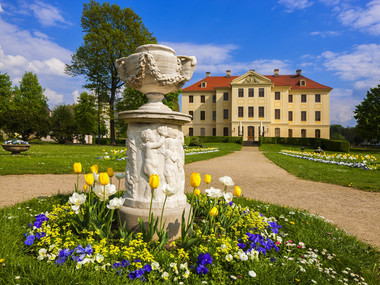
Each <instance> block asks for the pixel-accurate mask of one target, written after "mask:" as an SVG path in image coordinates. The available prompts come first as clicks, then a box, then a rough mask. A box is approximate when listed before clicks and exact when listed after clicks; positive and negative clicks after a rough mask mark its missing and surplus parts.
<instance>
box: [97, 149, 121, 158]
mask: <svg viewBox="0 0 380 285" xmlns="http://www.w3.org/2000/svg"><path fill="white" fill-rule="evenodd" d="M103 152H104V155H102V156H99V157H97V158H96V159H104V160H116V161H122V160H126V159H127V149H126V148H125V149H111V150H110V152H109V153H108V152H107V151H106V150H105V149H103Z"/></svg>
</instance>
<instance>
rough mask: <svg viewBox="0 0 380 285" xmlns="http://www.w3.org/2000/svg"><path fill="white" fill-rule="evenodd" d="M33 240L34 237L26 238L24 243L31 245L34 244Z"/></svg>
mask: <svg viewBox="0 0 380 285" xmlns="http://www.w3.org/2000/svg"><path fill="white" fill-rule="evenodd" d="M35 238H36V237H35V236H34V235H29V236H27V237H26V241H25V242H24V243H25V245H32V244H33V243H34V240H35Z"/></svg>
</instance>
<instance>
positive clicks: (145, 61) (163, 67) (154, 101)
mask: <svg viewBox="0 0 380 285" xmlns="http://www.w3.org/2000/svg"><path fill="white" fill-rule="evenodd" d="M196 64H197V60H196V58H195V57H194V56H182V55H179V56H176V55H175V51H174V50H173V49H172V48H170V47H167V46H163V45H157V44H148V45H142V46H139V47H138V48H137V49H136V52H135V53H134V54H131V55H130V56H128V57H123V58H120V59H118V60H116V69H117V71H118V73H119V76H120V79H121V80H123V81H124V82H125V84H126V86H129V87H132V88H134V89H136V90H139V91H140V92H142V93H144V94H146V96H147V97H148V103H147V104H145V105H144V106H142V107H141V108H140V109H162V110H167V109H168V107H167V106H165V105H164V104H163V103H162V99H163V97H164V95H165V94H167V93H171V92H175V91H177V90H179V89H180V88H181V87H182V86H183V85H184V84H185V82H186V81H189V80H190V79H191V76H192V75H193V72H194V69H195V66H196Z"/></svg>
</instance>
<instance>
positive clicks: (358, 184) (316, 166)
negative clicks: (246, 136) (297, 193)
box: [260, 144, 380, 192]
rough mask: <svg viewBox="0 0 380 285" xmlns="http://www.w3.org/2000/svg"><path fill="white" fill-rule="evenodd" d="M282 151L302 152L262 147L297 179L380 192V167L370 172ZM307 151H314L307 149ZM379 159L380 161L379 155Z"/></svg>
mask: <svg viewBox="0 0 380 285" xmlns="http://www.w3.org/2000/svg"><path fill="white" fill-rule="evenodd" d="M282 149H292V150H300V148H299V147H292V146H285V145H272V144H266V145H263V146H261V147H260V150H261V151H263V152H264V155H265V156H266V157H268V158H269V159H270V160H272V161H273V162H274V163H276V164H277V165H279V166H281V167H282V168H284V169H285V170H286V171H288V172H290V173H292V174H294V175H296V176H297V177H300V178H303V179H307V180H313V181H320V182H327V183H332V184H338V185H343V186H348V185H349V184H350V183H351V186H352V187H354V188H357V189H361V190H365V191H374V192H380V167H379V169H377V170H372V171H369V170H363V169H358V168H350V167H346V166H336V165H328V164H324V163H319V162H314V161H308V160H305V159H300V158H294V157H289V156H285V155H283V154H279V153H278V152H279V151H280V150H282ZM305 151H312V150H311V149H310V150H308V149H305ZM350 153H354V154H359V155H360V154H375V156H376V154H377V153H371V152H370V151H362V150H358V151H353V152H350ZM377 157H378V159H380V156H379V155H377Z"/></svg>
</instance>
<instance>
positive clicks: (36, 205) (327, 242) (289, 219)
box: [0, 195, 380, 285]
mask: <svg viewBox="0 0 380 285" xmlns="http://www.w3.org/2000/svg"><path fill="white" fill-rule="evenodd" d="M67 197H68V196H62V195H61V196H54V197H51V198H48V199H46V200H39V199H33V200H31V201H28V202H25V203H21V204H17V205H15V206H12V207H6V208H3V209H1V210H0V228H1V231H0V260H1V259H4V262H2V263H1V264H0V284H131V283H134V284H136V283H138V284H139V283H140V282H139V281H135V282H131V281H130V280H129V279H128V275H126V274H125V275H123V276H119V275H116V274H115V270H112V269H111V268H110V267H108V269H107V270H105V271H103V270H99V271H95V270H94V269H93V268H92V269H90V268H85V267H82V268H81V269H75V266H74V265H73V264H72V263H69V264H64V265H62V266H57V265H55V263H54V262H50V263H48V262H46V261H39V260H37V259H36V255H35V254H32V253H28V249H27V248H28V247H27V246H25V245H24V241H25V238H24V233H25V232H26V230H27V224H28V223H30V222H33V220H34V218H33V216H34V215H36V214H39V213H41V212H45V211H48V210H50V208H51V206H52V205H53V204H56V203H65V202H66V201H67ZM237 202H238V203H241V204H242V205H244V206H246V205H247V206H249V207H250V208H251V209H255V210H257V211H259V212H260V213H262V214H264V216H266V217H274V218H276V219H277V220H278V221H277V223H278V224H280V225H282V228H281V229H280V230H281V232H284V233H286V234H284V235H283V241H287V240H292V241H293V243H296V244H298V243H299V242H303V243H304V244H305V246H306V248H305V249H299V248H297V247H287V246H285V245H281V246H280V251H279V252H277V253H276V252H273V253H272V254H271V255H269V256H266V257H264V256H261V257H260V259H259V260H258V261H255V260H253V261H250V260H248V261H244V262H243V261H237V260H234V262H231V263H230V265H229V267H228V266H227V267H224V268H225V269H224V270H222V269H221V267H220V264H223V263H224V264H226V263H225V262H223V261H219V262H218V261H216V260H215V258H216V257H215V255H214V253H213V254H212V256H213V259H214V260H213V264H215V266H209V268H210V272H209V273H207V274H206V275H204V276H201V277H200V276H198V275H197V274H196V273H195V270H194V269H192V270H191V272H192V273H191V275H190V277H189V279H185V280H184V281H185V282H184V283H185V284H201V281H202V280H205V281H207V284H268V285H269V284H312V283H311V280H315V281H316V282H317V284H343V283H341V282H339V281H338V280H339V279H342V278H345V277H346V278H348V279H349V282H347V283H348V284H357V283H354V282H353V278H354V277H351V276H349V275H348V274H345V273H343V272H342V271H344V270H345V269H346V268H347V267H349V268H350V270H351V271H350V272H353V273H355V274H359V275H360V276H362V277H364V278H365V281H366V282H367V284H370V285H372V284H374V285H375V284H379V282H380V279H379V271H378V266H379V264H380V253H379V252H378V251H376V250H375V249H374V248H373V247H371V246H368V245H367V244H364V243H362V242H360V241H358V240H357V239H356V238H355V237H353V236H350V235H347V234H346V233H344V232H343V231H342V230H339V229H337V228H335V227H334V226H333V225H332V224H330V223H327V222H325V221H324V220H323V219H322V218H320V217H316V216H313V215H310V214H309V213H308V212H306V211H298V210H295V209H291V208H287V207H281V206H276V205H270V204H265V203H262V202H259V201H252V200H248V199H244V198H240V199H239V200H238V201H237ZM368 230H371V229H368ZM212 246H213V245H211V244H209V245H206V247H209V248H211V247H212ZM308 248H310V249H312V250H313V251H314V252H315V253H316V254H317V255H318V256H319V257H318V259H319V260H320V262H321V266H322V268H324V269H327V268H330V273H329V274H327V273H325V272H320V271H319V270H318V268H317V266H316V264H307V263H306V264H301V263H300V262H299V260H298V258H301V257H302V256H303V255H304V254H305V252H306V251H307V249H308ZM193 250H195V249H194V248H191V249H190V250H187V252H188V253H189V256H190V260H189V261H188V265H189V267H190V265H195V266H196V264H195V262H196V255H195V256H194V255H192V252H193ZM324 250H325V251H327V253H328V254H331V255H332V256H333V258H332V259H331V260H328V258H327V254H326V255H323V251H324ZM156 254H157V256H160V257H159V258H161V260H165V259H167V262H166V263H164V262H162V263H161V267H162V269H163V270H165V271H168V272H170V273H171V278H172V277H173V274H174V273H172V271H170V270H172V269H171V268H170V266H169V262H171V260H172V259H173V257H172V256H171V255H172V254H174V255H175V254H176V251H175V250H172V251H166V250H162V251H161V252H159V253H155V255H156ZM271 256H273V257H274V258H273V259H270V257H271ZM289 257H292V259H289ZM300 266H302V267H303V268H304V269H305V272H302V271H300ZM226 268H227V269H226ZM249 270H254V271H255V272H256V274H257V276H256V277H255V278H252V277H249V276H248V274H247V273H248V271H249ZM332 271H334V272H336V273H335V274H332ZM154 274H156V275H154ZM161 274H162V273H153V272H152V276H156V277H155V278H153V277H150V280H149V282H146V283H147V284H160V283H162V282H163V280H162V279H161V278H160V275H161ZM231 275H233V276H235V277H236V278H237V280H233V279H232V278H231ZM331 275H334V276H335V278H332V277H331ZM239 276H240V277H239ZM18 277H19V279H16V278H18ZM152 278H153V279H152ZM182 280H183V279H182ZM164 283H165V282H164ZM168 284H178V282H174V283H171V282H168Z"/></svg>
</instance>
